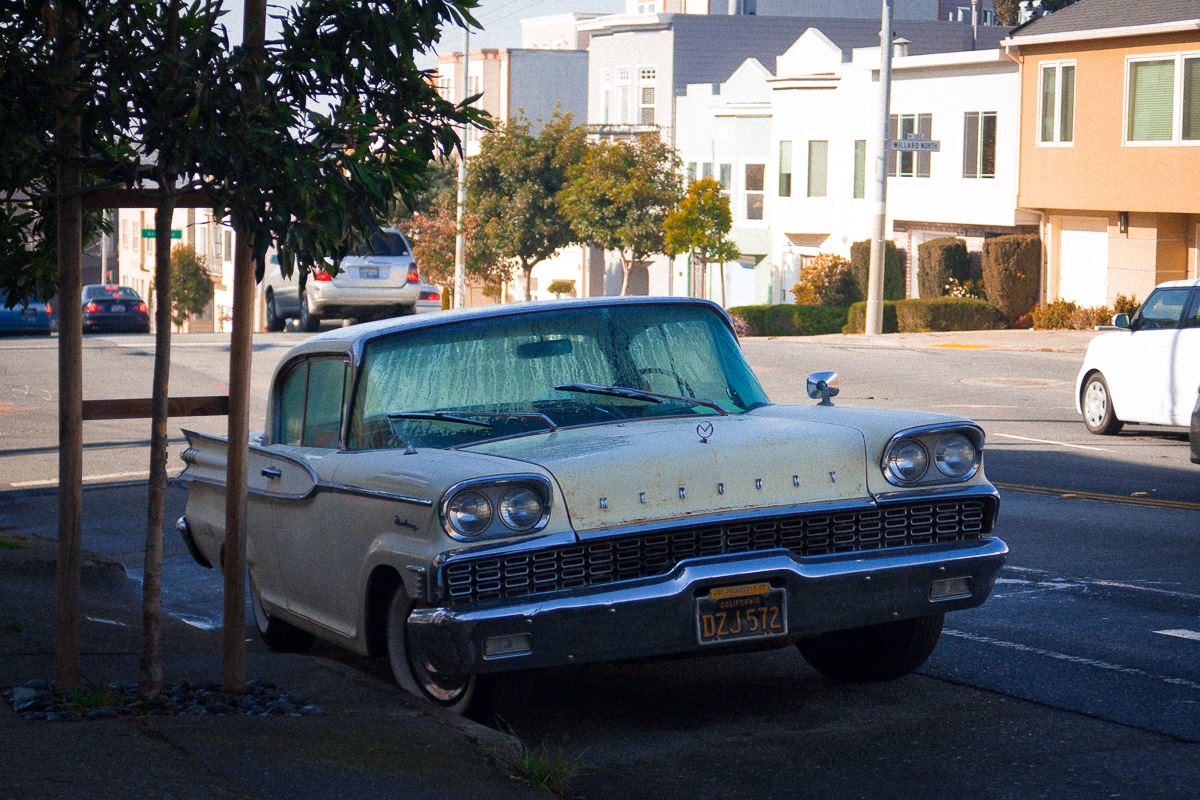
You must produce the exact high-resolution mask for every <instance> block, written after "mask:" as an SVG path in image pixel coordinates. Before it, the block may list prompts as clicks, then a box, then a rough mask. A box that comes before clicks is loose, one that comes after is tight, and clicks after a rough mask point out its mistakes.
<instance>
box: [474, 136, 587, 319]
mask: <svg viewBox="0 0 1200 800" xmlns="http://www.w3.org/2000/svg"><path fill="white" fill-rule="evenodd" d="M586 148H587V134H586V133H585V131H584V129H583V128H582V127H580V126H576V125H575V124H574V121H573V119H572V117H571V115H570V114H565V115H564V114H560V113H556V114H555V115H554V116H553V117H552V118H551V119H550V120H549V121H548V122H546V123H544V124H543V125H542V128H541V130H540V131H539V132H538V133H537V135H536V136H535V135H534V134H533V133H532V124H531V123H530V122H529V120H527V119H525V118H524V117H523V116H518V117H514V118H512V119H510V120H509V121H508V123H507V124H505V125H503V126H501V127H500V128H498V129H497V130H495V131H494V132H492V133H491V134H490V135H488V136H486V137H484V139H483V142H482V145H481V147H480V151H479V155H478V156H476V157H475V158H473V159H471V161H470V163H469V164H468V165H467V166H468V171H467V208H468V209H469V210H470V211H471V213H472V214H474V215H475V216H476V217H477V218H478V219H479V223H480V228H479V230H478V232H477V238H478V239H480V240H482V241H481V244H482V246H483V247H484V249H485V250H487V251H488V252H489V253H490V254H491V255H492V256H493V257H494V258H496V259H498V260H500V261H503V262H504V263H505V264H506V265H508V266H510V267H516V268H518V269H520V270H521V273H522V274H523V275H524V276H525V279H526V280H525V287H526V288H525V299H526V300H528V299H529V280H528V278H529V274H530V272H532V271H533V268H534V266H536V265H537V264H538V262H540V261H542V260H544V259H546V258H549V257H550V256H552V255H553V254H554V253H555V252H557V251H558V250H560V249H561V248H563V247H566V246H567V245H568V244H571V243H572V242H573V241H575V234H574V232H573V231H572V230H571V226H570V224H569V223H568V222H567V220H566V218H565V217H564V216H563V214H562V213H561V212H560V211H559V204H558V194H559V191H560V190H561V189H562V188H563V186H564V185H565V183H566V171H567V168H568V167H569V166H570V165H572V164H575V163H577V162H578V161H579V160H580V159H581V158H582V157H583V154H584V151H585V150H586Z"/></svg>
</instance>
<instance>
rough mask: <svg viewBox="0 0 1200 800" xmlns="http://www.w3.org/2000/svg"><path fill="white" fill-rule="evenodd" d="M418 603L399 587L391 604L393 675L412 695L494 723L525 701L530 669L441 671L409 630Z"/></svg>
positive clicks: (389, 644) (389, 627)
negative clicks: (414, 604)
mask: <svg viewBox="0 0 1200 800" xmlns="http://www.w3.org/2000/svg"><path fill="white" fill-rule="evenodd" d="M411 611H412V603H411V601H410V600H409V599H408V596H407V595H406V594H405V592H404V590H403V589H397V590H396V592H395V593H394V594H393V595H392V599H391V602H390V603H389V604H388V614H387V654H388V662H389V664H390V665H391V668H392V676H393V677H394V678H395V679H396V683H398V684H399V685H400V688H402V689H404V690H405V691H406V692H408V693H409V694H411V695H413V696H414V697H417V698H419V699H421V700H424V701H426V702H429V703H433V704H435V705H439V706H441V707H442V708H444V709H446V710H447V711H451V712H453V713H455V714H460V715H462V716H464V717H467V718H468V719H473V720H475V721H476V722H481V723H483V724H485V725H492V724H494V723H495V722H496V720H497V719H504V718H506V717H508V716H509V715H511V714H512V713H515V712H516V711H517V710H518V709H519V708H520V707H521V706H522V705H524V703H525V700H526V698H527V697H528V694H529V678H528V675H527V674H526V673H521V672H503V673H499V674H492V675H448V674H446V673H443V672H438V671H437V670H436V669H435V668H434V667H433V665H432V664H431V663H430V662H429V659H428V658H426V657H425V655H424V654H423V653H422V652H421V650H420V647H419V644H418V642H417V640H416V639H415V638H414V637H411V636H409V635H408V615H409V613H410V612H411Z"/></svg>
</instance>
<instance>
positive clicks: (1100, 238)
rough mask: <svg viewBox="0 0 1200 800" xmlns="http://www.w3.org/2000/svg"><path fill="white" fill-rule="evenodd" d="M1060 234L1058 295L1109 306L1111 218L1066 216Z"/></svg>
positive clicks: (1076, 300) (1092, 304)
mask: <svg viewBox="0 0 1200 800" xmlns="http://www.w3.org/2000/svg"><path fill="white" fill-rule="evenodd" d="M1061 224H1062V227H1060V228H1059V235H1058V296H1059V297H1061V298H1062V299H1064V300H1071V301H1073V302H1075V303H1076V304H1078V305H1080V306H1083V307H1093V306H1106V305H1108V220H1106V219H1104V218H1102V217H1100V218H1094V219H1090V218H1072V219H1063V220H1062V223H1061Z"/></svg>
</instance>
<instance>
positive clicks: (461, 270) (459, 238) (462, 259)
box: [454, 27, 471, 308]
mask: <svg viewBox="0 0 1200 800" xmlns="http://www.w3.org/2000/svg"><path fill="white" fill-rule="evenodd" d="M463 32H464V33H463V56H462V101H463V103H466V102H467V98H468V97H469V96H470V95H469V94H467V58H468V56H469V54H470V52H471V29H470V28H466V27H464V28H463ZM459 141H460V142H461V143H462V152H461V153H459V156H458V208H457V210H456V211H455V215H454V216H455V226H456V229H457V233H456V234H455V236H454V307H455V308H462V307H463V306H465V305H466V294H467V235H466V231H464V230H463V207H464V206H466V204H467V123H466V122H465V121H464V122H463V126H462V136H461V137H460V139H459Z"/></svg>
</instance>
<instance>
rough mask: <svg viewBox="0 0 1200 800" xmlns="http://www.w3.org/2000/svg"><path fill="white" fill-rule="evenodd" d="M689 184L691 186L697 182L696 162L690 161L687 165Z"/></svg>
mask: <svg viewBox="0 0 1200 800" xmlns="http://www.w3.org/2000/svg"><path fill="white" fill-rule="evenodd" d="M687 182H688V183H689V184H690V183H695V182H696V162H695V161H689V162H688V163H687Z"/></svg>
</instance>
